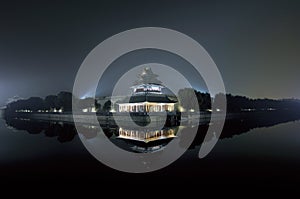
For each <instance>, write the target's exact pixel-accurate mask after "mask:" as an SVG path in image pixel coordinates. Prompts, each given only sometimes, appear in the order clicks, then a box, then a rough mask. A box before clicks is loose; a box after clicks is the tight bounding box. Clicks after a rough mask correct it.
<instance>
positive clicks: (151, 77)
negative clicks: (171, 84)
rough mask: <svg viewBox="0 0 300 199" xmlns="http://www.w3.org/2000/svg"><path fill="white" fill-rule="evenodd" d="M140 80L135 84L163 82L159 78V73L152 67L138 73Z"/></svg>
mask: <svg viewBox="0 0 300 199" xmlns="http://www.w3.org/2000/svg"><path fill="white" fill-rule="evenodd" d="M137 77H138V80H136V81H135V82H134V85H141V84H161V83H162V82H161V81H160V80H158V79H157V77H158V75H157V74H154V73H153V72H152V70H151V68H150V67H146V68H144V69H143V71H142V73H141V74H139V75H137Z"/></svg>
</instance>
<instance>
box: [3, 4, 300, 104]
mask: <svg viewBox="0 0 300 199" xmlns="http://www.w3.org/2000/svg"><path fill="white" fill-rule="evenodd" d="M99 2H100V1H97V3H95V2H87V1H82V2H81V3H74V2H63V1H51V3H50V2H42V1H12V2H10V3H2V2H1V4H0V106H1V105H3V104H4V103H5V101H6V100H7V99H8V98H10V97H13V96H15V95H18V96H20V97H24V98H27V97H30V96H41V97H45V96H46V95H49V94H57V93H58V92H59V91H62V90H65V91H71V90H72V87H73V82H74V78H75V75H76V72H77V70H78V68H79V67H80V65H81V63H82V61H83V60H84V58H85V57H86V55H87V54H88V53H89V52H90V51H91V50H92V49H93V48H94V47H95V46H97V45H98V44H99V43H100V42H102V41H103V40H105V39H106V38H108V37H110V36H112V35H114V34H117V33H119V32H121V31H125V30H127V29H132V28H137V27H146V26H158V27H165V28H170V29H174V30H177V31H180V32H182V33H185V34H187V35H189V36H190V37H192V38H193V39H195V40H197V41H198V42H199V43H200V44H201V45H202V46H203V47H204V48H205V49H206V50H207V51H208V53H209V54H210V55H211V57H212V58H213V59H214V61H215V63H216V64H217V66H218V67H219V70H220V72H221V74H222V76H223V80H224V83H225V88H226V91H227V92H228V93H232V94H239V95H246V96H249V97H259V98H263V97H267V98H291V97H295V98H300V90H299V89H298V88H299V85H300V78H299V74H300V56H299V52H300V23H299V21H300V12H299V9H300V3H298V1H284V0H282V1H264V2H261V1H249V2H248V3H247V2H245V1H243V2H239V1H226V2H223V1H211V0H209V1H153V0H151V1H136V2H135V1H111V0H110V1H103V2H102V3H99Z"/></svg>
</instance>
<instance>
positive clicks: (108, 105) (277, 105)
mask: <svg viewBox="0 0 300 199" xmlns="http://www.w3.org/2000/svg"><path fill="white" fill-rule="evenodd" d="M223 97H226V100H227V112H232V113H234V112H243V111H264V110H275V109H276V110H300V100H298V99H280V100H275V99H251V98H248V97H245V96H238V95H236V96H234V95H231V94H226V95H225V96H224V94H217V95H216V96H215V97H214V98H212V97H211V96H210V94H209V93H202V92H199V91H197V90H194V89H191V88H185V89H180V90H179V92H178V95H177V99H178V102H179V103H178V104H177V108H178V107H179V106H181V107H182V108H183V109H184V110H185V111H189V110H192V109H194V110H199V109H200V111H211V104H212V102H214V103H215V104H216V108H218V102H219V101H220V99H221V98H223ZM72 100H74V101H75V103H77V105H78V107H79V108H80V109H82V110H83V109H86V110H87V112H92V111H91V109H92V108H94V112H109V111H110V110H111V109H112V106H113V104H112V102H111V101H110V100H108V101H106V102H105V103H104V104H103V105H101V104H99V103H97V101H96V100H95V99H94V98H85V99H78V98H75V97H74V96H73V94H72V93H70V92H65V91H63V92H60V93H58V94H57V95H49V96H47V97H45V98H44V99H43V98H40V97H30V98H29V99H22V100H18V101H15V102H12V103H9V104H8V105H7V107H6V111H5V112H6V113H8V114H10V113H15V112H19V111H20V110H23V111H24V110H29V111H30V112H56V111H57V110H59V112H63V113H71V112H72ZM179 111H180V110H179ZM221 111H222V110H221Z"/></svg>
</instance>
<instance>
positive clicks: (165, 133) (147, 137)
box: [118, 127, 177, 143]
mask: <svg viewBox="0 0 300 199" xmlns="http://www.w3.org/2000/svg"><path fill="white" fill-rule="evenodd" d="M176 128H177V127H175V128H165V129H144V130H139V129H123V128H119V136H118V138H122V139H129V140H136V141H141V142H145V143H148V142H151V141H158V140H163V139H169V138H174V137H176V135H175V134H176V131H175V130H176Z"/></svg>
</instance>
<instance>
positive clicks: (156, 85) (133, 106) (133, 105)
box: [118, 67, 177, 113]
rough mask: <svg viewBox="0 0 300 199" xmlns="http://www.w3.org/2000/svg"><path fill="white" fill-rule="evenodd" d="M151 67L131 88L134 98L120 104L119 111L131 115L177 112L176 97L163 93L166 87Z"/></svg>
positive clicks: (147, 68) (145, 70) (140, 75)
mask: <svg viewBox="0 0 300 199" xmlns="http://www.w3.org/2000/svg"><path fill="white" fill-rule="evenodd" d="M157 77H158V75H156V74H154V73H153V72H152V70H151V68H150V67H146V68H144V70H143V71H142V73H141V74H139V75H138V78H139V79H138V80H137V81H136V82H135V83H134V85H133V86H132V87H131V89H132V96H131V97H130V98H129V97H128V98H126V99H125V100H123V101H124V102H119V103H118V111H119V112H120V113H122V112H130V113H149V112H157V113H159V112H175V108H174V105H175V103H176V102H177V100H176V98H175V97H172V96H170V95H166V94H164V93H163V89H164V88H165V87H164V86H162V85H161V83H162V82H161V81H159V80H158V79H157Z"/></svg>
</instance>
